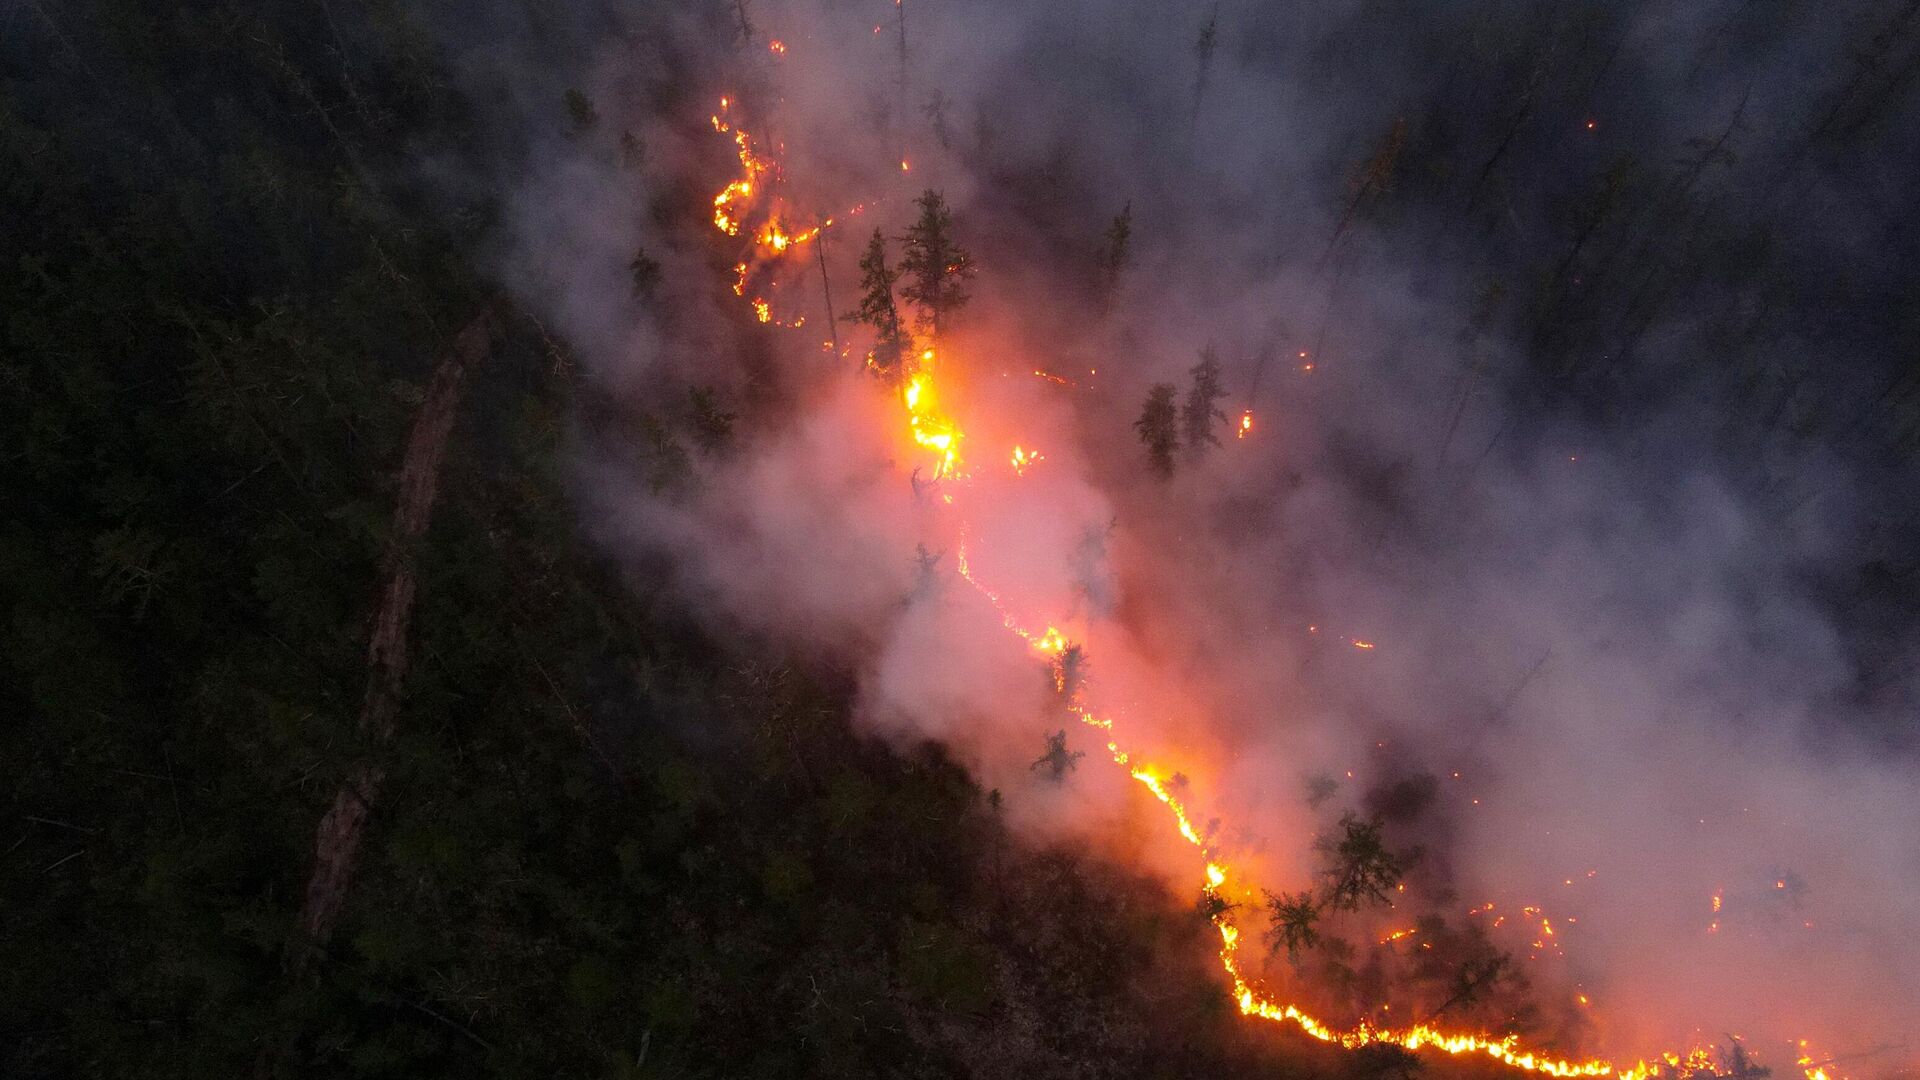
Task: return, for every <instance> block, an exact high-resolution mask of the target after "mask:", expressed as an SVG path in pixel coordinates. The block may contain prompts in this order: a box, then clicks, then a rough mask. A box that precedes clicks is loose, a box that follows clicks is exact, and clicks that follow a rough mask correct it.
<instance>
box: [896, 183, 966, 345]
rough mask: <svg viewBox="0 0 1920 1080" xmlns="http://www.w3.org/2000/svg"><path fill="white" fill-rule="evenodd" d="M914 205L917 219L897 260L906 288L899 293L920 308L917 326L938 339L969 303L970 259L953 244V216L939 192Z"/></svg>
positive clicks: (919, 200) (930, 191) (929, 190)
mask: <svg viewBox="0 0 1920 1080" xmlns="http://www.w3.org/2000/svg"><path fill="white" fill-rule="evenodd" d="M914 202H915V204H916V205H918V206H919V207H920V217H919V220H917V221H915V222H914V223H913V225H912V227H911V228H909V229H908V230H907V235H906V236H905V237H904V238H903V239H905V241H906V245H907V248H906V253H905V254H904V255H902V256H901V257H900V273H901V275H902V276H904V277H905V278H906V279H907V284H906V286H905V287H904V288H902V289H901V290H900V293H901V295H902V296H905V297H906V298H907V299H909V300H911V301H913V302H914V303H916V304H918V305H920V317H919V319H918V321H917V324H916V325H918V326H919V328H920V329H922V330H925V331H926V332H928V333H929V334H931V335H933V336H934V337H935V338H938V337H939V336H940V333H941V331H942V330H943V329H944V328H945V327H946V325H947V322H948V320H949V319H950V318H951V317H952V315H953V313H954V312H956V311H958V310H959V309H960V308H961V307H962V306H964V305H965V304H966V302H967V300H968V297H969V294H968V292H967V279H969V278H971V277H973V257H972V256H970V255H968V254H967V252H966V251H965V250H964V249H963V248H961V247H960V245H959V243H958V242H956V241H955V240H954V237H953V213H952V211H950V210H948V209H947V203H946V200H945V199H942V198H941V197H940V193H939V192H937V191H935V190H933V189H932V188H928V189H927V191H926V193H925V194H923V195H921V196H920V197H919V198H918V199H916V200H914Z"/></svg>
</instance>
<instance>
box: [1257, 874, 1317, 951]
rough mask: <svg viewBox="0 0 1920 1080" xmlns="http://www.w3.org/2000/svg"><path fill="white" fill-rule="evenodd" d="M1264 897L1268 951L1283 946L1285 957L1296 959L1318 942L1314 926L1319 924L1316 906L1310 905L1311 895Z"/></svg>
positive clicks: (1306, 893)
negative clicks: (1265, 902)
mask: <svg viewBox="0 0 1920 1080" xmlns="http://www.w3.org/2000/svg"><path fill="white" fill-rule="evenodd" d="M1262 891H1263V892H1264V891H1265V890H1262ZM1266 895H1267V922H1268V926H1267V946H1268V948H1270V949H1272V950H1274V951H1276V952H1277V951H1279V950H1280V949H1281V948H1282V947H1284V948H1285V949H1286V950H1287V955H1288V956H1296V955H1298V954H1299V952H1300V950H1302V949H1311V948H1313V947H1314V945H1316V944H1318V943H1319V941H1320V932H1319V931H1318V930H1316V929H1314V925H1315V924H1316V923H1318V922H1319V921H1320V906H1319V905H1318V904H1316V903H1314V901H1313V894H1312V893H1310V892H1303V893H1271V892H1270V893H1267V894H1266Z"/></svg>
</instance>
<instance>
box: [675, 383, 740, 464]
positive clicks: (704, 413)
mask: <svg viewBox="0 0 1920 1080" xmlns="http://www.w3.org/2000/svg"><path fill="white" fill-rule="evenodd" d="M735 419H737V418H736V417H735V416H734V414H733V413H730V412H728V411H727V410H726V409H725V408H723V407H722V406H721V404H720V396H719V394H718V393H716V392H715V391H714V389H713V387H711V386H694V387H689V388H688V389H687V420H688V422H690V423H691V424H692V425H693V441H694V442H695V443H696V444H698V445H699V447H700V449H702V450H705V451H707V452H709V453H712V452H713V451H716V450H721V449H724V448H725V447H726V445H727V443H729V442H731V441H732V440H733V422H734V420H735Z"/></svg>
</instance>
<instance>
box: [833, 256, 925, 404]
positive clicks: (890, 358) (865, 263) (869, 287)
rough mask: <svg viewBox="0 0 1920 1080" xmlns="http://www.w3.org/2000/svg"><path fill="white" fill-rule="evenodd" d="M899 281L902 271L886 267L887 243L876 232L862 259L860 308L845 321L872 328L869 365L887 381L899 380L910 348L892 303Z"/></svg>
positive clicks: (897, 311)
mask: <svg viewBox="0 0 1920 1080" xmlns="http://www.w3.org/2000/svg"><path fill="white" fill-rule="evenodd" d="M898 280H900V271H898V270H894V269H891V268H889V267H888V266H887V242H886V240H885V239H884V238H883V237H881V235H880V230H879V229H875V230H873V238H872V239H870V240H868V241H867V250H866V253H865V254H863V255H861V256H860V290H861V292H860V306H859V307H858V308H855V309H854V310H853V311H851V312H848V313H847V316H846V317H847V318H848V319H850V320H852V321H853V322H857V323H865V324H866V325H868V326H871V327H873V332H874V342H873V351H872V352H871V353H869V354H867V361H868V363H869V364H871V365H872V367H873V370H874V372H875V373H876V374H878V375H880V376H881V377H882V378H886V379H898V378H899V377H900V362H901V360H902V359H904V358H905V357H906V355H907V352H908V349H909V348H910V346H909V345H908V342H907V332H906V328H905V327H903V326H902V325H901V324H900V307H899V305H897V304H895V303H894V300H893V283H894V282H896V281H898Z"/></svg>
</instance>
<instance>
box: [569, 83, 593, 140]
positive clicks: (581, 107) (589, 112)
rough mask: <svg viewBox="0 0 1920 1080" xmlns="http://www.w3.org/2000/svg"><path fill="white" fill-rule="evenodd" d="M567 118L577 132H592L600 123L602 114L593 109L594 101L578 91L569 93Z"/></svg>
mask: <svg viewBox="0 0 1920 1080" xmlns="http://www.w3.org/2000/svg"><path fill="white" fill-rule="evenodd" d="M566 97H567V118H568V119H569V120H572V121H573V130H574V131H576V132H586V131H592V130H593V129H594V128H595V127H597V126H598V125H599V123H600V112H599V110H597V109H595V108H594V107H593V101H592V99H590V98H588V97H587V95H585V94H583V93H581V92H580V91H578V90H568V91H567V95H566Z"/></svg>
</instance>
